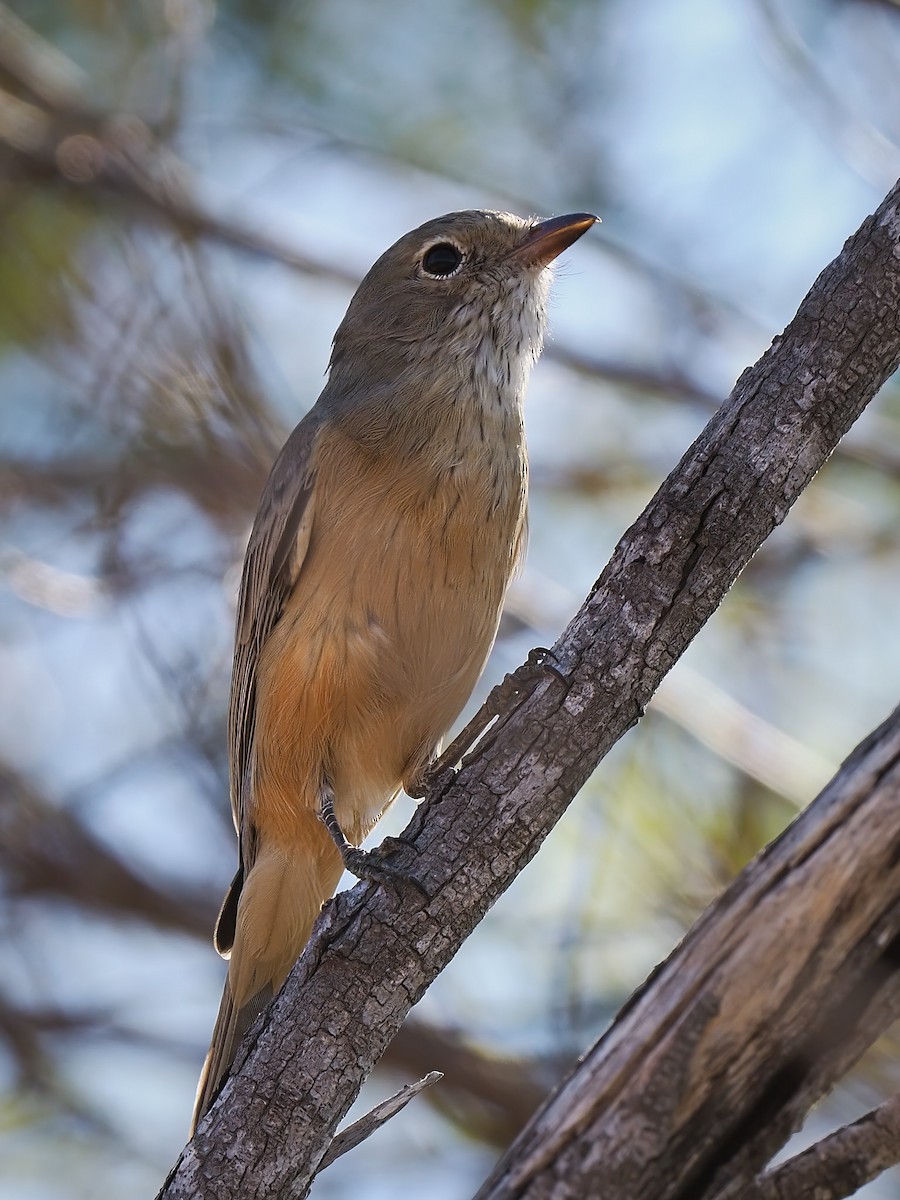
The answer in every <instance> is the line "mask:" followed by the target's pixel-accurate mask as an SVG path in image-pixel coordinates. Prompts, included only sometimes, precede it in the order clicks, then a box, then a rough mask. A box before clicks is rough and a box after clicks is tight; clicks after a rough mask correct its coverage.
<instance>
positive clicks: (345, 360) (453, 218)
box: [332, 209, 597, 385]
mask: <svg viewBox="0 0 900 1200" xmlns="http://www.w3.org/2000/svg"><path fill="white" fill-rule="evenodd" d="M596 220H597V218H596V217H594V216H592V215H591V214H590V213H571V214H569V215H568V216H563V217H553V218H551V219H550V220H547V221H538V220H537V219H523V218H522V217H517V216H514V215H513V214H512V213H504V212H491V211H482V210H478V209H472V210H468V211H465V212H455V213H448V214H447V215H446V216H443V217H437V218H435V219H434V220H432V221H427V222H426V223H425V224H424V225H420V226H419V227H418V228H417V229H414V230H412V232H410V233H407V234H404V236H403V237H402V238H400V239H399V241H397V242H395V243H394V245H393V246H391V247H390V249H388V250H386V251H385V252H384V254H382V256H381V257H380V258H379V259H378V261H377V262H376V263H375V264H374V266H373V267H372V268H371V270H370V271H369V273H368V274H367V275H366V277H365V279H363V281H362V283H361V284H360V286H359V288H358V289H357V292H356V295H355V296H354V297H353V300H352V301H351V303H350V307H349V308H348V310H347V314H346V316H345V317H344V320H343V321H342V322H341V325H340V328H339V329H338V331H337V333H336V334H335V339H334V351H333V354H332V374H333V375H334V374H335V373H342V372H345V371H346V372H347V373H348V376H349V375H350V373H352V374H354V375H355V372H356V370H357V368H358V365H359V364H360V363H366V364H368V378H369V384H370V385H371V384H376V385H377V384H378V383H382V382H383V383H389V382H390V380H391V378H396V377H397V376H398V375H400V374H403V373H405V372H406V371H407V370H410V369H412V370H416V369H417V368H425V369H430V368H431V364H433V363H434V362H435V360H438V361H440V362H441V363H442V364H444V368H445V370H447V371H449V372H451V373H454V374H455V373H456V371H458V370H459V369H461V364H463V363H466V362H468V363H471V362H473V361H475V360H476V359H477V356H478V355H479V353H480V354H481V355H482V357H484V358H485V359H487V358H488V357H490V358H494V357H496V358H497V360H498V362H499V361H502V360H506V359H516V360H522V361H523V362H527V364H528V365H530V364H531V362H532V361H533V360H534V359H535V358H536V357H537V355H538V354H539V353H540V349H541V342H542V338H543V331H544V324H545V320H546V315H545V314H546V301H547V293H548V290H549V286H550V275H551V272H550V270H549V268H550V266H551V264H552V263H553V260H554V259H555V258H556V256H557V255H558V254H560V253H561V251H563V250H565V248H566V247H567V246H570V245H571V244H572V243H573V242H574V241H576V239H577V238H579V237H581V235H582V234H583V233H585V232H586V231H587V230H588V229H589V228H590V227H591V226H592V225H593V224H594V222H595V221H596ZM488 351H490V353H488ZM491 369H493V367H492V368H491ZM350 382H351V379H350V378H349V377H348V379H347V383H350ZM352 382H353V383H354V384H357V383H358V381H357V380H356V379H353V380H352Z"/></svg>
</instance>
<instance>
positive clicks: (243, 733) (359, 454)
mask: <svg viewBox="0 0 900 1200" xmlns="http://www.w3.org/2000/svg"><path fill="white" fill-rule="evenodd" d="M596 219H597V218H596V217H593V216H591V215H589V214H587V213H574V214H572V215H569V216H564V217H555V218H553V219H551V220H548V221H540V222H539V221H535V220H523V219H522V218H520V217H516V216H513V215H511V214H510V213H501V212H482V211H469V212H457V213H450V214H448V215H447V216H443V217H438V218H437V219H436V220H433V221H429V222H427V223H426V224H425V225H421V226H420V227H419V228H418V229H414V230H413V231H412V232H411V233H408V234H406V235H405V236H404V237H402V238H400V240H399V241H398V242H396V243H395V244H394V245H393V246H391V248H390V249H389V250H387V251H386V252H385V253H384V254H383V255H382V256H381V258H379V260H378V261H377V262H376V263H375V265H374V266H373V267H372V269H371V270H370V271H369V273H368V275H366V277H365V279H364V280H363V282H362V283H361V284H360V287H359V289H358V291H357V292H356V294H355V296H354V297H353V299H352V301H351V302H350V307H349V308H348V310H347V314H346V316H345V317H344V320H343V321H342V323H341V325H340V327H339V329H338V331H337V333H336V334H335V338H334V347H333V352H332V355H331V363H330V367H329V374H328V381H327V383H326V386H325V389H324V391H323V392H322V394H321V396H320V397H319V399H318V401H317V403H316V405H315V406H314V407H313V408H312V409H311V411H310V412H309V413H308V414H307V415H306V417H304V419H303V420H302V421H301V422H300V424H299V425H298V426H297V428H296V429H295V430H294V432H293V433H292V434H291V436H290V437H289V438H288V440H287V443H286V444H285V446H284V448H283V449H282V451H281V453H280V454H279V456H278V459H277V460H276V462H275V465H274V467H273V468H272V473H271V475H270V476H269V480H268V482H267V483H266V486H265V489H264V491H263V494H262V498H261V500H260V503H259V510H258V512H257V514H256V520H255V522H254V525H253V531H252V533H251V535H250V542H249V545H248V547H247V554H246V558H245V560H244V570H243V577H242V580H241V588H240V597H239V601H238V611H237V628H236V636H235V652H234V669H233V675H232V685H231V705H230V712H229V748H230V760H231V800H232V808H233V812H234V822H235V826H236V828H237V833H238V839H239V843H240V849H239V853H240V865H239V868H238V872H237V875H236V876H235V879H234V882H233V883H232V885H231V888H230V890H229V892H228V894H227V896H226V897H225V901H224V903H223V905H222V910H221V913H220V915H219V920H218V924H217V927H216V934H215V944H216V948H217V949H218V951H219V953H220V954H222V955H223V956H225V957H230V962H229V967H228V978H227V982H226V984H225V992H224V995H223V997H222V1003H221V1006H220V1009H219V1015H218V1019H217V1021H216V1026H215V1030H214V1032H213V1038H212V1045H211V1046H210V1050H209V1054H208V1055H207V1059H206V1064H205V1066H204V1070H203V1075H202V1077H201V1080H200V1085H199V1088H198V1094H197V1103H196V1107H195V1111H194V1122H195V1124H196V1122H197V1121H198V1120H199V1119H200V1118H201V1117H202V1116H203V1114H204V1113H205V1112H206V1111H207V1109H208V1108H209V1107H210V1105H211V1104H212V1102H213V1100H214V1099H215V1097H216V1095H217V1093H218V1091H219V1089H220V1087H221V1085H222V1081H223V1079H224V1077H225V1076H226V1075H227V1073H228V1070H229V1068H230V1066H231V1063H232V1061H233V1059H234V1054H235V1051H236V1049H237V1046H238V1043H239V1042H240V1039H241V1037H242V1036H243V1034H244V1033H245V1032H246V1030H247V1028H248V1027H249V1025H250V1024H251V1023H252V1021H253V1020H254V1018H255V1017H256V1015H257V1014H258V1013H259V1012H260V1011H261V1010H262V1009H263V1008H264V1007H265V1005H266V1004H267V1003H268V1002H269V1000H270V999H271V998H272V996H273V995H274V994H275V993H276V992H277V991H278V989H279V988H280V987H281V985H282V984H283V983H284V980H285V979H286V978H287V975H288V972H289V971H290V969H291V966H292V965H293V963H294V961H295V960H296V958H297V957H298V955H299V954H300V952H301V950H302V949H303V947H304V945H305V943H306V941H307V940H308V938H309V935H310V931H311V929H312V925H313V922H314V921H315V919H316V916H317V915H318V913H319V910H320V908H321V906H322V904H323V902H324V901H325V900H327V899H328V897H329V896H331V895H332V893H333V891H334V889H335V887H336V886H337V883H338V880H339V878H340V875H341V871H342V869H343V867H344V866H345V865H346V866H347V867H348V869H350V870H351V871H352V872H354V873H355V874H357V875H361V876H366V875H368V874H370V873H371V874H373V875H374V876H375V877H377V874H378V872H377V871H376V870H374V869H373V870H372V871H371V872H370V871H369V870H368V869H367V862H366V859H367V856H366V852H365V851H362V850H359V849H357V847H358V845H359V843H360V842H361V841H362V840H363V838H364V837H365V836H366V834H368V833H369V831H370V830H371V829H372V827H373V826H374V824H375V822H376V821H377V820H378V818H379V817H380V816H381V815H382V813H383V812H384V811H385V809H386V808H387V807H388V806H389V805H390V803H391V801H392V800H393V799H394V797H395V796H396V795H397V793H398V791H399V790H400V788H401V787H405V788H406V789H407V791H409V792H410V793H413V794H415V793H416V792H417V791H419V790H420V789H421V785H422V781H423V779H424V778H425V777H426V775H427V772H428V770H429V767H430V766H431V764H432V762H433V761H434V759H435V757H436V755H437V753H438V751H439V748H440V745H441V739H442V738H443V737H444V735H445V734H446V732H447V730H448V729H449V728H450V726H451V724H452V723H453V721H454V720H455V719H456V717H457V716H458V715H459V713H460V711H461V710H462V708H463V706H464V704H465V703H466V701H467V699H468V698H469V695H470V694H471V692H472V689H473V687H474V686H475V683H476V681H477V679H478V677H479V675H480V674H481V671H482V669H483V667H484V664H485V661H486V659H487V656H488V653H489V652H490V649H491V646H492V644H493V641H494V637H495V634H496V631H497V624H498V622H499V619H500V610H501V608H502V605H503V598H504V594H505V592H506V588H507V585H508V583H509V580H510V576H511V575H512V573H513V571H514V569H515V567H516V564H517V562H518V561H519V558H520V555H521V553H522V549H523V545H524V541H525V517H526V512H525V508H526V494H527V479H528V460H527V457H526V451H525V439H524V429H523V419H522V402H523V399H524V395H525V388H526V384H527V381H528V376H529V373H530V370H531V366H532V364H533V363H534V361H535V359H536V358H537V357H538V355H539V354H540V351H541V345H542V340H543V333H544V325H545V320H546V305H547V295H548V290H549V286H550V277H551V272H550V270H549V269H548V267H549V264H550V263H552V261H553V260H554V259H555V258H556V256H557V255H558V254H559V253H560V252H561V251H562V250H564V249H565V248H566V247H567V246H569V245H571V244H572V242H574V241H575V240H576V239H577V238H579V237H581V235H582V234H583V233H584V232H585V231H586V230H587V229H589V228H590V226H591V225H592V224H593V223H594V221H595V220H596ZM326 820H327V827H326Z"/></svg>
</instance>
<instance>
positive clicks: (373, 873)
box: [318, 784, 430, 899]
mask: <svg viewBox="0 0 900 1200" xmlns="http://www.w3.org/2000/svg"><path fill="white" fill-rule="evenodd" d="M318 815H319V820H320V821H321V822H322V824H323V825H324V826H325V828H326V829H327V830H328V832H329V833H330V834H331V840H332V841H333V842H334V844H335V845H336V846H337V848H338V851H339V852H340V856H341V862H342V863H343V864H344V869H345V870H346V871H349V872H350V874H351V875H355V876H356V878H357V879H367V880H370V881H371V882H372V883H378V884H382V885H386V886H392V887H395V888H402V887H403V886H412V887H414V888H415V889H416V890H417V891H419V892H421V893H422V895H423V896H425V898H426V899H430V897H429V895H428V892H427V890H426V889H425V887H424V885H423V884H421V883H420V882H419V880H418V879H416V877H415V876H414V875H411V874H410V873H409V872H408V871H404V870H402V869H401V868H400V867H394V866H392V865H391V864H390V863H386V862H385V861H384V855H385V854H386V853H390V852H391V850H393V848H394V846H393V844H402V845H405V846H408V845H410V843H409V842H402V840H401V839H400V838H385V839H384V841H383V842H382V844H381V845H380V846H376V848H375V849H374V850H362V849H360V847H359V846H354V845H353V844H352V843H351V842H348V841H347V838H346V836H345V835H344V831H343V829H341V825H340V822H339V821H338V819H337V815H336V814H335V811H334V792H333V791H332V789H331V787H330V785H328V784H325V785H323V787H322V789H321V791H320V793H319V808H318ZM388 843H393V844H392V845H388Z"/></svg>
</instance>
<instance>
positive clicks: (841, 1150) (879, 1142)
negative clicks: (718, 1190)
mask: <svg viewBox="0 0 900 1200" xmlns="http://www.w3.org/2000/svg"><path fill="white" fill-rule="evenodd" d="M898 1161H900V1096H892V1097H891V1098H890V1100H885V1102H884V1104H882V1105H880V1106H879V1107H878V1108H876V1109H875V1111H874V1112H870V1113H866V1115H865V1116H864V1117H860V1119H859V1120H858V1121H854V1122H853V1124H852V1125H846V1126H844V1128H843V1129H838V1130H836V1131H835V1132H834V1133H831V1134H829V1135H828V1137H825V1138H822V1140H821V1142H818V1143H817V1144H816V1145H815V1146H810V1148H809V1149H808V1150H804V1152H803V1153H802V1154H798V1155H797V1156H796V1157H795V1158H790V1159H788V1161H787V1162H786V1163H782V1164H781V1166H779V1167H776V1168H775V1169H774V1170H773V1171H770V1172H769V1173H768V1174H767V1175H765V1176H764V1177H763V1178H762V1179H760V1180H759V1181H758V1182H757V1183H756V1184H755V1185H752V1186H751V1187H749V1188H748V1189H747V1190H746V1191H745V1192H744V1193H743V1195H742V1200H841V1198H842V1197H844V1196H852V1195H853V1193H854V1192H856V1191H858V1190H859V1188H861V1187H862V1186H863V1184H866V1183H869V1182H870V1180H872V1179H875V1178H876V1177H877V1176H878V1175H880V1174H881V1172H882V1171H886V1170H887V1168H888V1167H892V1166H894V1165H895V1164H896V1163H897V1162H898Z"/></svg>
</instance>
